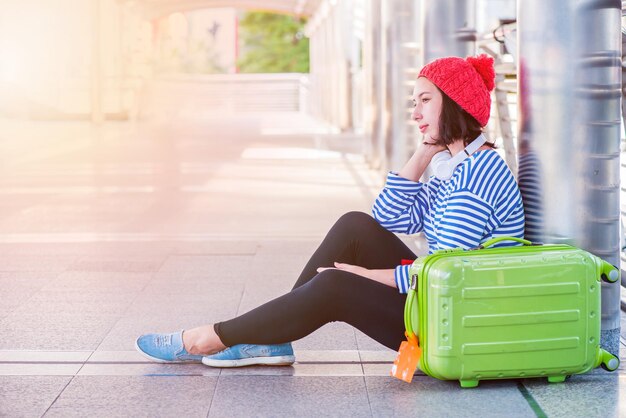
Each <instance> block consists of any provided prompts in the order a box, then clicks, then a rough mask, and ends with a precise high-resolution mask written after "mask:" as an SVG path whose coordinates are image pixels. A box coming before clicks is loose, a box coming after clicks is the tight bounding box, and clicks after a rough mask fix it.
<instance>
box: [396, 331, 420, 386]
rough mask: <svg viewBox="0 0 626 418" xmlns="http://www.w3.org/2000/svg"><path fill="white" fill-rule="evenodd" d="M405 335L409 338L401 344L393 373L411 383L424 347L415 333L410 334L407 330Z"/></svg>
mask: <svg viewBox="0 0 626 418" xmlns="http://www.w3.org/2000/svg"><path fill="white" fill-rule="evenodd" d="M404 335H406V339H407V340H406V341H402V344H400V350H398V357H396V360H395V361H394V362H393V367H392V368H391V375H392V376H393V377H397V378H398V379H400V380H404V381H405V382H407V383H411V380H413V374H415V370H417V364H418V363H419V361H420V357H421V356H422V349H421V348H420V346H419V341H418V340H417V336H416V335H415V334H413V333H411V334H408V333H407V332H406V331H405V333H404Z"/></svg>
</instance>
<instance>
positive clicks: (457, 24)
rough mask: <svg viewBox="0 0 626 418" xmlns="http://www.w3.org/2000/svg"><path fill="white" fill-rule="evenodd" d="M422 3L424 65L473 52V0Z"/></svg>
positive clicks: (445, 0) (442, 0)
mask: <svg viewBox="0 0 626 418" xmlns="http://www.w3.org/2000/svg"><path fill="white" fill-rule="evenodd" d="M422 5H423V10H422V14H423V16H424V64H427V63H429V62H430V61H432V60H434V59H436V58H441V57H447V56H459V57H465V56H467V55H472V54H474V52H475V49H476V46H475V40H476V35H475V31H474V29H475V9H476V5H475V2H474V0H440V1H424V2H422Z"/></svg>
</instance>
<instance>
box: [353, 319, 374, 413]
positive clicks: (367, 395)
mask: <svg viewBox="0 0 626 418" xmlns="http://www.w3.org/2000/svg"><path fill="white" fill-rule="evenodd" d="M354 337H355V338H356V331H355V332H354ZM356 346H357V353H358V354H359V360H360V363H361V373H363V386H364V387H365V396H366V397H367V406H369V409H370V415H371V416H372V418H373V417H374V411H373V410H372V401H371V399H370V393H369V389H368V387H367V375H366V374H365V367H363V357H361V350H358V348H359V341H358V339H357V343H356Z"/></svg>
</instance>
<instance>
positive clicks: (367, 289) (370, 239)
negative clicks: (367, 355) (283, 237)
mask: <svg viewBox="0 0 626 418" xmlns="http://www.w3.org/2000/svg"><path fill="white" fill-rule="evenodd" d="M415 257H416V256H415V254H414V253H413V252H412V251H411V250H410V249H409V248H408V247H407V246H406V245H405V244H404V243H403V242H402V241H401V240H400V239H399V238H398V237H397V236H395V235H394V234H393V233H391V232H389V231H387V230H386V229H384V228H383V227H382V226H380V224H378V222H377V221H376V220H375V219H374V218H372V217H371V216H369V215H367V214H365V213H362V212H349V213H346V214H345V215H343V216H342V217H341V218H339V220H337V222H336V223H335V225H334V226H333V227H332V228H331V230H330V231H329V232H328V234H327V235H326V238H324V240H323V241H322V244H321V245H320V246H319V248H318V249H317V250H316V251H315V253H314V254H313V256H312V257H311V259H310V260H309V262H308V263H307V265H306V267H305V268H304V270H303V271H302V273H301V274H300V277H299V278H298V281H297V282H296V284H295V285H294V287H293V289H292V290H291V291H290V292H289V293H287V294H285V295H283V296H280V297H278V298H276V299H274V300H272V301H270V302H267V303H266V304H264V305H261V306H259V307H258V308H256V309H253V310H251V311H250V312H247V313H245V314H243V315H241V316H238V317H236V318H233V319H231V320H228V321H224V322H219V323H217V324H215V331H216V332H217V335H218V336H219V337H220V339H221V340H222V342H223V343H224V344H225V345H226V346H229V347H230V346H233V345H236V344H281V343H286V342H291V341H295V340H297V339H300V338H302V337H305V336H307V335H309V334H310V333H312V332H313V331H315V330H316V329H318V328H320V327H321V326H322V325H324V324H327V323H329V322H333V321H343V322H346V323H348V324H350V325H352V326H354V327H356V328H358V329H359V330H361V331H363V332H364V333H365V334H367V335H369V336H370V337H371V338H373V339H375V340H376V341H378V342H379V343H381V344H383V345H386V346H387V347H389V348H391V349H393V350H397V349H398V347H399V346H400V342H401V341H402V340H403V339H404V302H405V300H406V295H403V294H400V293H398V289H396V288H395V287H390V286H386V285H384V284H381V283H378V282H375V281H373V280H370V279H367V278H365V277H362V276H358V275H356V274H353V273H348V272H346V271H341V270H326V271H323V272H321V273H317V268H318V267H332V266H333V262H335V261H338V262H341V263H348V264H353V265H357V266H362V267H366V268H369V269H391V268H394V267H396V266H397V265H399V264H400V261H401V259H413V258H415Z"/></svg>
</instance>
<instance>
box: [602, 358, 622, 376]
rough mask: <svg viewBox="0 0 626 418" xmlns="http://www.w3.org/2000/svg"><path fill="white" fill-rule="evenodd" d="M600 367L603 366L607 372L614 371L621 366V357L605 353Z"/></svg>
mask: <svg viewBox="0 0 626 418" xmlns="http://www.w3.org/2000/svg"><path fill="white" fill-rule="evenodd" d="M600 367H602V368H603V369H604V370H606V371H607V372H614V371H615V370H617V368H618V367H619V359H618V358H617V357H615V356H614V355H612V354H611V355H610V357H609V356H606V355H605V356H604V358H603V359H602V364H600Z"/></svg>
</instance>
